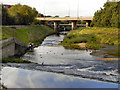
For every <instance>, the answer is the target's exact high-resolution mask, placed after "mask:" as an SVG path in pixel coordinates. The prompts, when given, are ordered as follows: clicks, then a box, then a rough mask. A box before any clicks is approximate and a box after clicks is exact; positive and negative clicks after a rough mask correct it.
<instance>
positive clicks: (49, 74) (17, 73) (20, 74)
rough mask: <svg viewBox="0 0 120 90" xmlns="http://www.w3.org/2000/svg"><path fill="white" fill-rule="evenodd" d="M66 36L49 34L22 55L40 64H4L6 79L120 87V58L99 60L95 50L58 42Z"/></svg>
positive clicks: (47, 84)
mask: <svg viewBox="0 0 120 90" xmlns="http://www.w3.org/2000/svg"><path fill="white" fill-rule="evenodd" d="M64 37H65V35H51V36H48V37H46V38H45V39H44V41H43V43H42V44H41V45H40V46H38V47H36V48H34V50H33V51H32V52H27V53H26V54H25V55H24V56H23V57H22V59H24V60H29V61H31V62H34V63H38V64H29V65H28V64H14V63H13V64H11V63H8V64H3V69H2V75H3V76H2V81H3V83H4V84H5V85H6V86H7V87H10V88H13V87H16V88H25V87H27V88H35V87H36V88H45V87H48V88H55V87H56V88H77V87H79V88H112V87H113V88H117V87H118V83H119V81H118V76H119V73H118V61H97V60H96V59H99V58H101V57H99V56H93V55H91V53H92V52H94V50H76V49H66V48H64V46H62V45H59V44H58V43H60V42H61V41H63V39H64ZM13 78H14V79H15V80H14V81H13V83H10V81H11V80H13ZM22 81H25V82H26V83H25V84H24V83H22ZM27 82H28V83H27ZM61 83H63V84H61Z"/></svg>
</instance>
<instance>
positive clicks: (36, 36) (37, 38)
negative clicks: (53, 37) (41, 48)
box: [2, 25, 55, 45]
mask: <svg viewBox="0 0 120 90" xmlns="http://www.w3.org/2000/svg"><path fill="white" fill-rule="evenodd" d="M53 33H55V31H53V30H52V29H51V28H49V27H47V26H44V25H39V26H35V25H34V26H28V27H24V28H21V29H13V28H8V27H2V40H4V39H7V38H10V37H16V38H18V39H19V40H21V41H23V42H25V43H26V44H29V42H33V43H34V44H37V45H38V44H40V43H41V42H42V40H43V39H44V38H45V37H46V36H47V35H50V34H53Z"/></svg>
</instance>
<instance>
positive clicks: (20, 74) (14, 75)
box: [2, 67, 118, 88]
mask: <svg viewBox="0 0 120 90" xmlns="http://www.w3.org/2000/svg"><path fill="white" fill-rule="evenodd" d="M2 82H3V83H4V84H5V85H6V86H7V87H8V88H118V84H114V83H108V82H101V81H93V80H89V79H83V78H77V77H73V76H66V75H62V74H55V73H50V72H42V71H31V70H25V69H18V68H11V67H4V68H3V69H2Z"/></svg>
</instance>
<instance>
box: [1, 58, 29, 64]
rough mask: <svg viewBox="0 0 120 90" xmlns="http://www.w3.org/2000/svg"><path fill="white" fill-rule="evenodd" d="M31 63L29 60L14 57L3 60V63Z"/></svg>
mask: <svg viewBox="0 0 120 90" xmlns="http://www.w3.org/2000/svg"><path fill="white" fill-rule="evenodd" d="M9 62H10V63H31V62H30V61H27V60H22V59H20V58H14V57H8V58H3V59H2V63H9Z"/></svg>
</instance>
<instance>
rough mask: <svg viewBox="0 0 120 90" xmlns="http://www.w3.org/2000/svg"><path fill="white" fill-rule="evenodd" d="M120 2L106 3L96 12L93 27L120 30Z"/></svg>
mask: <svg viewBox="0 0 120 90" xmlns="http://www.w3.org/2000/svg"><path fill="white" fill-rule="evenodd" d="M119 12H120V2H106V3H105V4H104V6H103V8H101V10H98V11H97V12H95V14H94V17H93V21H92V22H91V26H95V27H117V28H120V13H119Z"/></svg>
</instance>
